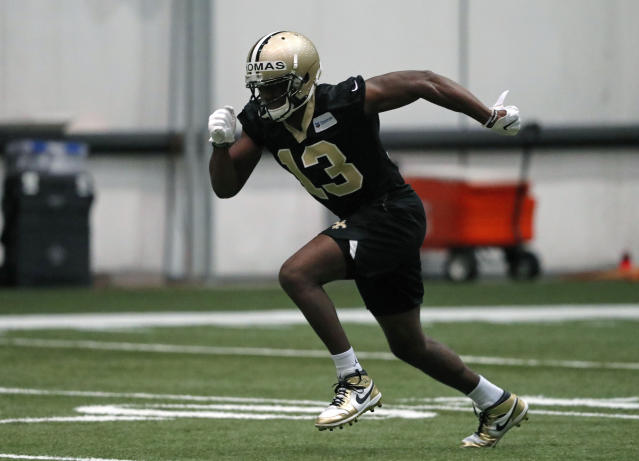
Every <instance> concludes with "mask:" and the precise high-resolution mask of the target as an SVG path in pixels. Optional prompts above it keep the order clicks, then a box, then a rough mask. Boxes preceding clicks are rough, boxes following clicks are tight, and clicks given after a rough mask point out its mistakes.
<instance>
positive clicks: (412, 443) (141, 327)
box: [0, 281, 639, 460]
mask: <svg viewBox="0 0 639 461" xmlns="http://www.w3.org/2000/svg"><path fill="white" fill-rule="evenodd" d="M425 289H426V299H425V303H424V308H423V310H422V319H423V322H424V329H425V331H426V332H427V333H428V334H430V335H431V336H433V337H434V338H436V339H439V340H440V341H442V342H444V343H446V344H448V345H450V346H451V347H452V348H453V349H454V350H456V351H457V352H458V353H459V354H460V355H462V357H463V358H464V359H466V361H467V363H469V364H470V365H471V367H472V368H474V369H475V370H476V371H478V372H480V373H482V374H484V375H485V376H487V377H488V378H489V379H491V380H492V381H494V382H495V383H497V384H499V385H501V386H503V387H506V388H508V389H510V390H512V391H514V392H516V393H518V394H520V395H521V396H524V397H527V399H528V401H529V403H530V412H529V418H530V419H529V421H527V422H526V423H524V424H522V426H521V428H514V429H512V431H511V432H509V433H508V434H507V435H506V437H505V438H504V439H503V440H502V441H501V442H500V443H499V445H498V446H497V447H496V448H495V449H485V450H474V449H470V451H469V449H461V448H459V442H460V441H461V439H462V438H464V437H465V436H467V435H469V434H470V433H471V432H473V431H474V430H475V429H476V427H477V419H476V418H475V416H474V415H473V411H472V409H471V405H470V402H469V401H468V400H467V399H466V398H464V397H463V396H461V395H460V394H458V393H456V392H455V391H453V390H451V389H448V388H446V387H444V386H443V385H440V384H438V383H436V382H435V381H433V380H431V379H430V378H427V377H425V376H424V375H422V374H421V372H418V371H417V370H415V369H412V368H410V367H409V366H408V365H405V364H403V363H401V362H400V361H398V360H396V359H394V358H393V357H392V356H391V355H390V354H389V352H388V348H387V346H386V343H385V340H384V337H383V334H382V332H381V330H380V328H379V327H378V326H377V325H376V324H375V323H374V321H373V318H372V316H371V315H370V314H369V313H368V312H366V311H364V310H363V309H362V308H361V306H362V305H363V303H362V301H361V299H360V298H359V295H358V294H357V293H356V291H355V289H354V287H353V286H352V285H351V284H349V283H338V284H331V285H328V287H327V290H328V291H329V292H330V293H331V294H332V295H333V297H334V299H335V300H336V304H337V305H338V308H339V309H340V310H341V311H340V312H341V315H342V318H343V320H344V324H345V329H346V332H347V334H348V335H349V337H350V339H351V342H352V344H353V346H354V347H355V349H356V351H357V352H358V357H359V359H360V361H361V362H362V364H363V366H364V368H365V369H366V370H367V371H368V372H369V373H370V375H371V376H372V377H373V378H374V379H375V381H376V382H377V385H378V387H379V388H380V390H381V392H382V393H383V402H384V404H383V407H382V408H380V409H378V410H376V411H375V413H368V414H366V415H364V416H362V417H361V418H360V420H359V422H358V423H356V424H354V425H353V426H352V427H350V426H347V427H345V428H344V430H335V431H333V432H329V431H324V432H319V431H317V430H316V429H315V428H314V427H313V420H314V418H315V416H316V415H317V413H318V412H319V411H321V409H322V408H323V407H325V406H326V405H327V404H328V402H329V401H330V400H331V398H332V386H331V384H332V383H334V382H335V376H334V367H333V364H332V362H331V360H330V357H329V356H328V353H327V352H325V350H324V348H323V346H322V344H321V343H320V341H319V340H318V339H317V338H316V336H315V334H314V333H313V331H312V330H311V328H310V327H309V326H308V325H307V324H306V323H305V322H304V320H303V318H302V317H301V315H299V314H298V313H297V311H296V310H295V308H294V306H293V305H292V303H291V302H290V301H289V300H288V298H287V297H286V296H285V294H284V293H283V292H282V291H281V289H280V288H279V287H277V286H276V285H262V286H248V285H236V286H224V287H220V288H206V289H205V288H197V289H195V288H185V287H176V288H158V289H144V290H142V289H115V288H102V289H99V288H96V289H92V290H84V289H78V290H4V291H2V292H0V364H1V366H0V459H52V460H53V459H56V460H79V459H102V460H218V459H228V460H306V459H311V460H312V459H317V460H320V459H326V460H328V459H344V460H350V459H353V458H357V459H359V458H362V459H367V460H368V459H370V460H413V459H434V460H449V459H450V460H462V459H463V460H469V459H495V460H513V459H528V460H558V459H561V460H584V459H609V460H633V459H639V441H638V439H637V434H639V356H638V353H637V351H639V335H638V334H637V331H639V288H638V286H637V285H636V284H633V283H627V282H587V283H586V282H561V281H544V282H537V283H507V282H496V281H495V282H483V283H477V284H461V285H454V284H445V283H439V282H427V283H426V285H425ZM39 314H49V315H45V316H42V315H39Z"/></svg>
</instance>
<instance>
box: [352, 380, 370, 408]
mask: <svg viewBox="0 0 639 461" xmlns="http://www.w3.org/2000/svg"><path fill="white" fill-rule="evenodd" d="M373 387H374V383H373V382H372V381H371V387H370V389H369V390H368V392H367V393H366V394H364V397H362V398H361V399H360V397H359V394H356V395H355V400H357V403H359V404H360V405H361V404H362V403H364V402H365V401H366V399H367V398H368V397H369V396H370V395H371V392H373Z"/></svg>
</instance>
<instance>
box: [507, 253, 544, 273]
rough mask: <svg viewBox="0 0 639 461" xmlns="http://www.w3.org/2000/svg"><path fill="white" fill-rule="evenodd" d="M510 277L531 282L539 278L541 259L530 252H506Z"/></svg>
mask: <svg viewBox="0 0 639 461" xmlns="http://www.w3.org/2000/svg"><path fill="white" fill-rule="evenodd" d="M506 262H507V263H508V276H509V277H510V278H512V279H513V280H531V279H534V278H536V277H538V276H539V273H540V272H541V268H540V265H539V259H538V258H537V256H535V255H534V254H533V253H531V252H530V251H525V250H524V251H522V250H518V251H506Z"/></svg>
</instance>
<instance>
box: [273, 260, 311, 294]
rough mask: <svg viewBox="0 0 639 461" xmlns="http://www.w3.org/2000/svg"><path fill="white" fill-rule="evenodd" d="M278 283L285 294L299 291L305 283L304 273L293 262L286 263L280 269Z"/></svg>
mask: <svg viewBox="0 0 639 461" xmlns="http://www.w3.org/2000/svg"><path fill="white" fill-rule="evenodd" d="M279 281H280V285H281V287H282V288H283V289H284V291H286V292H287V293H290V292H291V291H294V290H296V289H299V288H300V287H302V286H304V284H305V283H306V276H305V275H304V271H303V270H302V269H301V268H300V267H298V265H297V264H295V263H294V262H291V261H290V260H289V261H286V262H285V263H284V264H283V265H282V267H281V268H280V273H279Z"/></svg>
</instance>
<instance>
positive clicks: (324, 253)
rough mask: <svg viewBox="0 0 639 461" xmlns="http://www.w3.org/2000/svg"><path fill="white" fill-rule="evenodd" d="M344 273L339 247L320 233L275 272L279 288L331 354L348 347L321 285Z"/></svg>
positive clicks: (343, 263)
mask: <svg viewBox="0 0 639 461" xmlns="http://www.w3.org/2000/svg"><path fill="white" fill-rule="evenodd" d="M346 271H347V266H346V261H345V259H344V254H343V252H342V250H341V249H340V247H339V246H338V245H337V243H336V242H335V240H333V239H332V238H331V237H328V236H326V235H323V234H320V235H318V236H317V237H315V238H314V239H313V240H311V241H310V242H308V243H307V244H306V245H304V246H303V247H302V248H301V249H300V250H299V251H297V252H296V253H295V254H294V255H293V256H291V257H290V258H289V259H288V260H287V261H286V262H285V263H284V264H283V265H282V268H281V269H280V273H279V280H280V284H281V286H282V288H283V289H284V291H285V292H286V293H287V294H288V296H289V297H290V298H291V299H292V300H293V302H294V303H295V304H296V305H297V307H298V308H299V309H300V310H301V311H302V314H304V317H306V320H307V321H308V323H309V324H310V325H311V327H312V328H313V330H315V333H316V334H317V335H318V336H319V338H320V339H321V340H322V342H323V343H324V344H325V345H326V347H327V349H328V350H329V351H330V353H331V354H333V355H335V354H340V353H343V352H345V351H347V350H349V349H350V347H351V346H350V343H349V342H348V338H347V337H346V334H345V333H344V329H343V328H342V325H341V323H340V321H339V319H338V317H337V313H336V311H335V305H334V304H333V302H332V301H331V299H330V298H329V297H328V295H327V294H326V291H324V288H323V285H324V284H326V283H328V282H330V281H333V280H340V279H344V278H345V277H346Z"/></svg>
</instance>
